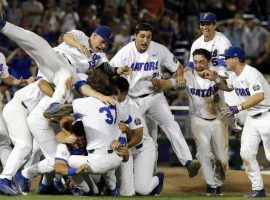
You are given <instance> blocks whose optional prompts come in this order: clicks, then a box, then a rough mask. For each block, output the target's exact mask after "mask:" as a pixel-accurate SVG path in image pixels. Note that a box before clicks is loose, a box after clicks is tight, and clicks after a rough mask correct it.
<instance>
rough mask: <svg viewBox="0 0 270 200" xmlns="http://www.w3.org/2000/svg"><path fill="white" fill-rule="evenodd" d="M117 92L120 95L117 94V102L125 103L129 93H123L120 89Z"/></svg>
mask: <svg viewBox="0 0 270 200" xmlns="http://www.w3.org/2000/svg"><path fill="white" fill-rule="evenodd" d="M117 92H118V94H117V101H118V102H120V103H121V102H123V101H125V99H126V96H127V92H121V91H120V90H118V89H117Z"/></svg>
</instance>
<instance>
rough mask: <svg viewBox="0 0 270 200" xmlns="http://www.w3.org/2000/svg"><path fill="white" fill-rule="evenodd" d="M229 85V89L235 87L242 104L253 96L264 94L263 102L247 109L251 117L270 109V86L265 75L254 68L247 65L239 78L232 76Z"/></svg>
mask: <svg viewBox="0 0 270 200" xmlns="http://www.w3.org/2000/svg"><path fill="white" fill-rule="evenodd" d="M227 84H228V86H229V87H234V91H235V93H236V94H237V95H238V97H239V98H240V101H241V102H244V101H246V100H247V99H248V98H249V97H250V96H252V95H253V94H256V93H260V92H263V93H264V100H263V101H261V102H260V103H258V104H256V105H255V106H253V107H251V108H249V109H247V112H248V114H249V115H250V116H253V115H256V114H258V113H262V112H265V111H267V110H269V109H270V86H269V84H268V82H267V81H266V80H265V78H264V77H263V75H262V74H261V73H260V72H259V71H258V70H257V69H255V68H254V67H251V66H249V65H245V67H244V69H243V71H242V72H241V74H240V75H239V76H236V74H235V73H232V74H230V76H229V78H228V80H227Z"/></svg>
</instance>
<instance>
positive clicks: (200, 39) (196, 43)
mask: <svg viewBox="0 0 270 200" xmlns="http://www.w3.org/2000/svg"><path fill="white" fill-rule="evenodd" d="M202 42H204V38H203V35H201V36H200V37H198V38H197V39H196V40H195V41H194V42H193V43H192V45H191V46H195V47H196V46H198V45H200V44H201V43H202Z"/></svg>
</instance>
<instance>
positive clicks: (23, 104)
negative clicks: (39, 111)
mask: <svg viewBox="0 0 270 200" xmlns="http://www.w3.org/2000/svg"><path fill="white" fill-rule="evenodd" d="M21 104H22V106H23V107H24V108H25V109H28V108H27V106H26V105H25V103H24V102H23V101H22V102H21Z"/></svg>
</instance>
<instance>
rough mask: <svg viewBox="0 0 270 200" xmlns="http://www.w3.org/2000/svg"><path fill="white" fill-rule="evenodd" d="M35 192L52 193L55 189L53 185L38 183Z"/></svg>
mask: <svg viewBox="0 0 270 200" xmlns="http://www.w3.org/2000/svg"><path fill="white" fill-rule="evenodd" d="M37 193H38V194H54V193H55V190H54V188H53V186H48V185H45V184H43V183H39V185H38V191H37Z"/></svg>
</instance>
